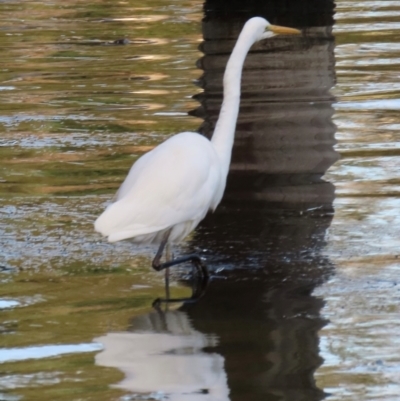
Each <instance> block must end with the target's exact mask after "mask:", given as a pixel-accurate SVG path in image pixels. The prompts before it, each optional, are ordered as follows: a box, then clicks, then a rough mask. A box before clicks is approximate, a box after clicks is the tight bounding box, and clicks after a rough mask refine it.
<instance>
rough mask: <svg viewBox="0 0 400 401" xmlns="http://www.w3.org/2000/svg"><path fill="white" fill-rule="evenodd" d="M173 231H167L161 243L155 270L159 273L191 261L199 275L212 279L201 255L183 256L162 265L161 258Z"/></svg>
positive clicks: (154, 261) (154, 266)
mask: <svg viewBox="0 0 400 401" xmlns="http://www.w3.org/2000/svg"><path fill="white" fill-rule="evenodd" d="M171 231H172V228H170V229H169V230H168V231H166V232H165V234H164V237H163V239H162V240H161V243H160V246H159V248H158V250H157V253H156V256H155V257H154V259H153V262H152V266H153V269H155V270H157V271H161V270H164V269H168V268H169V267H171V266H175V265H179V264H181V263H185V262H189V261H190V262H192V263H193V265H194V266H195V267H196V270H197V273H198V274H200V275H202V276H203V277H206V278H207V279H208V278H209V277H210V274H209V273H208V269H207V266H206V265H205V264H203V262H202V261H201V258H200V256H199V255H196V254H191V255H186V256H182V257H180V258H177V259H172V260H167V261H166V262H164V263H161V257H162V254H163V252H164V248H165V247H166V245H167V243H168V237H169V235H170V234H171Z"/></svg>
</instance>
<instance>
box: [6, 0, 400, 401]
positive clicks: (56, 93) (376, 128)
mask: <svg viewBox="0 0 400 401" xmlns="http://www.w3.org/2000/svg"><path fill="white" fill-rule="evenodd" d="M249 7H250V6H249ZM251 7H253V9H251V10H250V9H246V8H243V6H238V7H236V5H235V2H232V3H229V7H228V5H226V4H225V5H224V4H219V3H218V2H207V3H206V4H205V5H204V7H203V4H202V3H200V2H188V1H187V2H183V3H182V2H179V3H176V2H175V3H174V2H169V3H168V2H164V1H160V0H157V1H148V0H146V2H145V3H143V5H142V6H140V7H138V6H137V4H135V3H134V2H131V1H127V2H119V3H117V4H116V3H115V2H108V1H101V2H99V1H92V2H90V4H86V3H82V2H78V1H72V2H68V3H65V4H64V3H60V2H47V1H44V0H40V1H36V2H31V1H29V2H28V1H20V2H3V3H1V5H0V9H1V11H2V12H1V18H0V52H1V60H2V63H1V67H0V81H1V82H0V96H1V98H2V104H3V107H2V112H1V115H0V131H1V139H0V144H1V147H0V195H1V200H0V214H1V221H2V224H1V226H0V231H1V236H0V242H1V253H0V266H1V273H0V279H1V281H2V286H1V289H0V314H1V315H2V317H1V322H0V367H1V376H0V399H4V400H24V399H26V400H54V399H57V400H64V399H65V400H121V401H122V400H123V401H129V400H143V399H149V400H151V399H157V400H164V399H169V400H185V401H189V400H204V401H206V400H250V399H251V400H258V399H260V400H261V399H262V400H307V401H311V400H320V399H322V398H324V397H327V399H328V400H339V399H340V400H349V401H350V400H351V401H353V400H354V401H355V400H357V401H358V400H360V399H363V400H378V399H379V400H397V399H398V394H399V393H400V388H399V371H400V370H399V367H400V359H399V357H398V354H399V352H398V351H399V346H400V343H399V341H398V332H399V324H398V316H399V306H398V305H399V297H400V286H399V285H398V279H397V276H398V273H399V263H398V251H397V250H398V246H399V239H398V238H399V231H400V222H399V218H398V217H397V216H398V213H397V211H398V208H399V206H400V205H399V201H398V198H397V195H398V182H397V181H398V179H397V175H396V172H397V170H398V168H397V167H398V164H399V158H398V155H397V153H398V148H399V146H398V143H399V138H398V137H399V134H398V128H399V127H400V122H399V119H398V116H397V111H398V109H399V101H398V83H397V81H398V71H397V70H398V65H397V64H398V60H397V59H398V54H397V53H398V50H399V49H398V44H397V43H396V38H397V37H396V32H397V29H398V25H399V23H398V21H397V20H398V16H399V12H400V8H399V6H398V4H397V2H393V1H384V2H382V1H381V2H376V1H337V2H336V10H335V15H334V9H333V4H332V3H331V2H328V1H327V2H320V3H319V5H318V8H317V6H315V7H314V8H312V7H307V6H306V5H304V6H301V5H299V4H297V3H296V4H293V5H292V7H293V8H292V9H291V10H290V9H282V6H279V4H278V2H276V4H275V3H274V2H270V3H268V4H264V2H263V3H262V4H261V3H260V4H258V5H257V4H254V5H252V6H251ZM262 13H264V15H267V16H268V18H269V19H270V20H271V21H272V22H274V23H280V24H286V25H289V26H290V25H291V26H298V27H301V28H303V29H304V32H305V34H304V36H303V37H298V38H295V37H291V38H284V37H278V38H276V39H274V40H271V41H268V42H266V43H261V44H258V45H256V46H255V47H254V48H253V51H252V52H251V54H250V55H249V56H248V58H247V61H246V68H245V72H244V74H243V96H242V103H241V113H240V118H239V122H238V128H237V134H236V140H235V148H234V152H233V159H232V167H231V172H230V176H229V180H228V186H227V191H226V195H225V197H224V200H223V202H222V204H221V205H220V207H219V208H218V209H217V212H216V213H215V214H213V215H210V216H208V217H207V218H206V220H205V221H204V222H203V223H202V225H201V226H200V227H199V228H198V230H196V233H195V234H194V235H193V236H192V237H191V238H189V240H188V241H187V242H186V243H185V244H183V245H182V246H180V247H179V248H178V249H176V250H175V252H176V253H184V252H189V251H191V250H195V251H197V252H199V253H201V254H202V255H203V256H204V258H205V259H206V260H207V263H208V265H209V266H210V268H211V269H212V271H213V274H214V277H213V280H212V281H211V283H210V284H209V286H208V288H207V290H206V293H205V295H204V297H203V298H202V299H201V300H200V301H199V302H197V303H195V304H185V305H180V304H177V305H172V306H170V307H169V308H168V309H166V308H165V307H162V308H161V309H154V308H153V307H152V302H153V300H154V299H156V298H157V297H160V296H163V294H164V283H163V276H162V275H160V274H156V273H155V272H153V271H152V270H151V268H150V258H151V256H152V254H153V252H154V250H153V249H150V248H149V249H137V248H134V247H133V246H132V245H131V244H130V243H129V242H123V243H118V244H107V243H105V242H104V241H103V240H102V239H101V238H99V237H98V235H97V234H95V233H94V232H93V221H94V219H95V218H96V216H97V215H98V214H99V213H100V212H101V210H102V209H103V208H104V205H105V204H107V202H109V201H110V200H111V198H112V196H113V193H114V192H115V191H116V189H117V188H118V186H119V184H120V182H121V181H122V179H123V177H124V176H125V174H126V172H127V170H128V169H129V167H130V165H131V164H132V162H134V161H135V160H136V159H137V158H138V157H139V156H140V155H141V154H143V153H144V152H146V151H147V150H149V149H151V148H152V147H153V146H155V145H156V144H158V143H160V142H161V141H162V140H163V139H165V138H167V137H168V136H170V135H172V134H174V133H176V132H179V131H183V130H200V131H201V132H202V133H204V134H205V135H208V136H209V135H210V134H211V132H212V128H213V125H214V124H215V120H216V118H217V114H218V110H219V105H220V99H221V89H222V88H221V78H222V73H223V69H224V66H225V63H226V60H227V57H228V55H229V52H230V50H231V48H232V46H233V43H234V40H235V38H236V36H237V33H238V31H239V30H240V27H241V26H242V24H243V21H244V20H245V19H247V18H248V17H249V16H250V15H254V14H262ZM203 16H205V20H204V22H203V23H202V18H203ZM333 17H334V18H335V22H334V21H333ZM332 25H333V28H332ZM122 39H127V41H125V42H123V41H122ZM204 39H205V41H203V40H204ZM121 43H124V44H121ZM193 96H194V98H193ZM188 112H190V113H189V114H188ZM336 141H337V144H336V145H335V143H336ZM339 154H340V160H339ZM188 272H189V273H190V269H189V270H188V269H185V268H182V269H179V270H178V271H176V272H175V273H174V282H173V284H172V288H171V291H172V295H173V296H174V297H185V296H189V295H190V293H191V290H190V288H189V284H190V280H189V279H190V274H188ZM188 280H189V281H188ZM183 284H184V285H183Z"/></svg>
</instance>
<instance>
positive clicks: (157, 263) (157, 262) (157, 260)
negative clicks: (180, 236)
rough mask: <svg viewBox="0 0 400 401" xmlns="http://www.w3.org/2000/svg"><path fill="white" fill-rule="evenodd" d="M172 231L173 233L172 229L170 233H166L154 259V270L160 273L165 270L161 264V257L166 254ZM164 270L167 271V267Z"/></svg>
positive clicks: (152, 263)
mask: <svg viewBox="0 0 400 401" xmlns="http://www.w3.org/2000/svg"><path fill="white" fill-rule="evenodd" d="M171 231H172V228H170V229H169V230H168V231H166V232H165V234H164V237H163V239H162V241H161V244H160V246H159V247H158V250H157V253H156V256H155V257H154V259H153V262H151V265H152V266H153V269H155V270H157V271H158V272H159V271H160V270H162V269H163V268H162V267H161V266H163V264H162V263H161V257H162V254H163V252H164V248H165V245H167V242H168V237H169V235H170V234H171ZM164 269H165V267H164Z"/></svg>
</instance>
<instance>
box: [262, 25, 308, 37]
mask: <svg viewBox="0 0 400 401" xmlns="http://www.w3.org/2000/svg"><path fill="white" fill-rule="evenodd" d="M268 29H269V30H270V31H271V32H273V33H276V34H277V35H300V34H301V31H299V30H298V29H295V28H287V27H286V26H279V25H269V26H268Z"/></svg>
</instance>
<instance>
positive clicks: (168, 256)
mask: <svg viewBox="0 0 400 401" xmlns="http://www.w3.org/2000/svg"><path fill="white" fill-rule="evenodd" d="M165 259H166V260H167V261H170V260H172V259H173V256H172V251H171V245H170V244H167V246H166V249H165ZM165 298H166V299H169V298H170V291H169V267H167V268H166V269H165Z"/></svg>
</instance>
